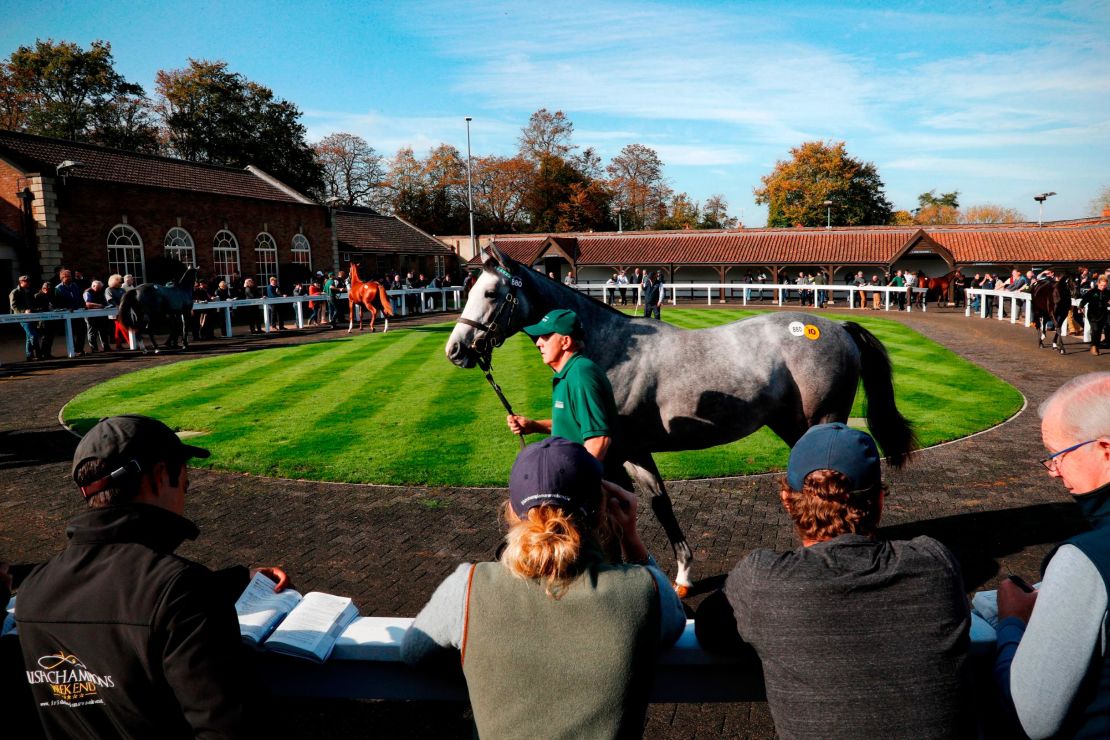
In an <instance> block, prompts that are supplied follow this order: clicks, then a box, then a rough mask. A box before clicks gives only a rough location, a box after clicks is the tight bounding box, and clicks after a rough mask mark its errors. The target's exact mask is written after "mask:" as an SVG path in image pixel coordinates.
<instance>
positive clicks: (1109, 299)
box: [1079, 288, 1110, 341]
mask: <svg viewBox="0 0 1110 740" xmlns="http://www.w3.org/2000/svg"><path fill="white" fill-rule="evenodd" d="M1108 306H1110V288H1107V289H1106V290H1099V289H1098V288H1091V289H1090V290H1088V291H1087V293H1086V294H1085V295H1084V296H1083V300H1082V301H1080V303H1079V307H1080V308H1082V309H1083V310H1084V311H1085V312H1086V316H1087V320H1088V321H1092V322H1094V321H1102V320H1104V319H1105V318H1106V313H1107V307H1108ZM1095 341H1098V340H1095Z"/></svg>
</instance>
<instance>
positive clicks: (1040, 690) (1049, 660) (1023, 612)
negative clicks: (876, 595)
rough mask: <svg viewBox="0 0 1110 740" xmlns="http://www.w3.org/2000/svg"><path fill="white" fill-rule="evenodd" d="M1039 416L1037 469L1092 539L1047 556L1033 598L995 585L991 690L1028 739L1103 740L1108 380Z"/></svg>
mask: <svg viewBox="0 0 1110 740" xmlns="http://www.w3.org/2000/svg"><path fill="white" fill-rule="evenodd" d="M1039 412H1040V415H1041V438H1042V440H1043V442H1044V446H1045V449H1047V450H1049V451H1053V452H1051V454H1050V455H1049V456H1048V457H1046V458H1045V459H1044V460H1041V463H1043V464H1044V466H1045V467H1046V468H1048V474H1049V475H1051V476H1052V477H1054V478H1059V479H1060V482H1061V483H1063V484H1064V487H1065V488H1067V490H1068V493H1070V494H1071V496H1072V501H1074V502H1075V504H1076V505H1077V506H1078V507H1079V510H1080V511H1081V512H1082V514H1083V516H1084V518H1085V519H1086V520H1087V521H1088V522H1089V523H1090V525H1091V529H1090V530H1089V531H1087V532H1083V533H1081V534H1078V535H1076V536H1075V537H1072V538H1071V539H1069V540H1066V541H1064V542H1062V543H1060V544H1059V545H1057V547H1056V548H1055V549H1054V550H1052V551H1051V552H1049V553H1048V555H1047V556H1045V559H1044V561H1043V563H1042V565H1041V572H1042V576H1043V580H1042V581H1041V584H1040V587H1039V588H1038V589H1037V590H1034V591H1032V592H1029V593H1026V592H1025V591H1024V590H1023V589H1022V588H1021V587H1020V586H1019V585H1018V584H1017V583H1015V582H1013V581H1011V580H1003V581H1002V583H1001V584H1000V585H999V587H998V594H997V598H998V642H997V651H998V652H997V655H996V658H995V665H994V677H995V682H996V683H997V686H998V689H999V691H1000V693H1001V696H1002V697H1003V706H1004V707H1006V708H1007V709H1012V712H1014V713H1016V720H1017V721H1018V722H1020V724H1021V729H1022V730H1023V731H1024V732H1025V734H1027V735H1028V736H1029V737H1031V738H1043V737H1110V651H1108V650H1107V647H1106V627H1107V617H1108V616H1110V613H1108V611H1107V603H1108V598H1107V596H1108V591H1107V584H1108V583H1110V372H1098V373H1089V374H1087V375H1081V376H1079V377H1078V378H1073V379H1072V380H1070V381H1068V382H1067V383H1065V384H1064V385H1063V386H1061V387H1060V388H1059V389H1058V390H1057V391H1056V392H1055V393H1053V394H1052V395H1051V396H1050V397H1049V398H1048V399H1047V400H1046V401H1045V402H1044V403H1042V404H1041V407H1040V409H1039ZM978 599H979V595H978V594H977V595H976V601H977V602H978Z"/></svg>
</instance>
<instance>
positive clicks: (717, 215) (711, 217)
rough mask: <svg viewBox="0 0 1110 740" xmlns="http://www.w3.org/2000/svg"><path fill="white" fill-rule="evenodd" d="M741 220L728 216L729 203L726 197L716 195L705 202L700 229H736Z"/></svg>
mask: <svg viewBox="0 0 1110 740" xmlns="http://www.w3.org/2000/svg"><path fill="white" fill-rule="evenodd" d="M738 223H739V220H738V219H736V218H733V217H732V216H730V215H728V201H727V200H725V196H724V195H722V194H720V193H715V194H713V195H711V196H709V197H708V198H707V199H706V200H705V207H704V208H702V210H701V222H700V223H699V224H698V228H699V229H735V228H736V225H737V224H738Z"/></svg>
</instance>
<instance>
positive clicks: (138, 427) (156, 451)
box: [70, 414, 209, 498]
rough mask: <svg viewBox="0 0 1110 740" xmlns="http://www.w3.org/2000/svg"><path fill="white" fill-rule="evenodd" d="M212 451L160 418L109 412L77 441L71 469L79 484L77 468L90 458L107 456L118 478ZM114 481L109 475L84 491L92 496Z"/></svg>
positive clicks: (108, 462)
mask: <svg viewBox="0 0 1110 740" xmlns="http://www.w3.org/2000/svg"><path fill="white" fill-rule="evenodd" d="M208 454H209V453H208V450H206V449H204V448H203V447H193V446H192V445H187V444H185V443H184V442H182V441H181V438H180V437H178V436H177V435H176V434H174V432H173V430H172V429H170V428H169V427H168V426H166V425H165V424H163V423H162V422H160V421H158V420H157V419H152V418H150V417H149V416H139V415H138V414H129V415H124V416H109V417H107V418H105V419H101V420H100V421H99V422H98V423H97V425H96V426H94V427H93V428H92V429H90V430H89V431H88V432H87V433H86V434H85V436H84V437H82V438H81V441H80V442H78V443H77V450H76V451H75V452H74V453H73V469H72V470H71V471H70V473H71V475H72V476H73V482H74V483H78V484H79V481H78V480H77V468H79V467H80V466H81V463H84V462H86V461H88V460H103V461H104V462H105V463H106V464H107V466H108V469H109V470H111V471H113V472H112V474H111V475H109V476H108V478H118V477H120V476H122V475H124V474H126V473H132V474H135V473H140V472H150V471H151V470H153V469H154V464H155V463H157V462H162V461H170V460H180V461H182V462H184V461H185V460H188V459H189V458H191V457H208ZM110 483H111V481H110V480H108V479H102V480H100V481H96V482H94V483H89V484H88V485H86V486H85V487H84V488H83V489H82V491H81V492H82V493H83V494H85V497H86V498H88V497H89V496H91V495H92V494H93V493H96V492H97V491H99V490H103V489H104V488H106V487H107V486H108V485H110Z"/></svg>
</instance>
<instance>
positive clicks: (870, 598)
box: [695, 423, 975, 740]
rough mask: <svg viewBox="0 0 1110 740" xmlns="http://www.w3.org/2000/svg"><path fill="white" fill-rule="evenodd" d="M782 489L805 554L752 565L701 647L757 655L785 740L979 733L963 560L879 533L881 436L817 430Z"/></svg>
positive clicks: (940, 548)
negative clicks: (877, 439) (972, 690)
mask: <svg viewBox="0 0 1110 740" xmlns="http://www.w3.org/2000/svg"><path fill="white" fill-rule="evenodd" d="M781 489H782V490H781V491H780V498H781V500H782V505H783V508H785V509H786V513H787V514H788V515H789V516H790V519H791V520H792V521H793V523H794V529H795V531H796V532H797V534H798V536H799V539H801V541H802V546H801V547H799V548H797V549H795V550H793V551H790V552H784V553H779V552H773V551H771V550H755V551H754V552H752V553H750V554H749V555H748V556H747V557H745V558H744V559H743V560H741V561H740V562H739V563H738V564H737V565H736V567H735V568H734V569H733V570H732V572H731V573H729V575H728V579H727V580H726V582H725V586H724V589H723V590H721V591H718V592H716V593H714V594H711V595H710V596H708V597H706V599H705V600H704V601H703V602H702V604H701V606H700V607H699V608H698V612H697V619H696V621H695V629H696V630H697V637H698V641H699V642H700V643H701V644H702V646H703V647H705V648H706V649H707V650H711V651H715V652H728V653H734V654H738V655H741V656H743V655H750V651H751V649H752V648H754V650H755V652H756V653H757V654H758V655H759V658H760V659H761V661H762V663H763V676H764V681H765V683H766V686H767V703H768V705H769V707H770V710H771V717H772V718H773V719H774V722H775V731H776V733H777V734H778V736H779V737H780V738H783V739H784V740H789V739H791V738H821V739H822V740H825V739H827V738H905V737H913V738H953V737H962V736H967V735H973V734H974V729H975V728H974V721H973V717H972V714H971V711H970V709H971V704H970V698H971V693H970V686H969V682H968V674H967V666H966V656H967V650H968V647H969V642H970V640H969V628H970V619H971V618H970V613H969V609H968V604H967V597H966V596H965V594H964V588H963V579H962V577H961V575H960V565H959V563H958V562H956V559H955V557H953V555H952V553H951V552H949V550H948V548H946V547H945V546H944V545H942V544H941V543H940V542H938V541H936V540H934V539H932V538H931V537H915V538H914V539H912V540H908V541H891V540H884V539H882V538H880V537H878V535H877V530H878V526H879V519H880V517H881V515H882V510H883V499H884V496H885V494H886V486H885V485H884V484H883V482H882V475H881V469H880V466H879V452H878V449H877V448H876V446H875V441H874V440H873V439H872V438H871V436H870V435H868V434H865V433H864V432H861V431H858V430H855V429H851V428H849V427H847V426H845V425H844V424H839V423H834V424H819V425H817V426H814V427H812V428H810V429H809V431H807V432H806V433H805V434H804V435H803V436H802V438H801V439H800V440H798V442H797V443H796V444H795V445H794V448H793V449H792V450H791V452H790V460H789V463H788V465H787V472H786V476H785V478H784V480H783V481H782V484H781Z"/></svg>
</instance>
